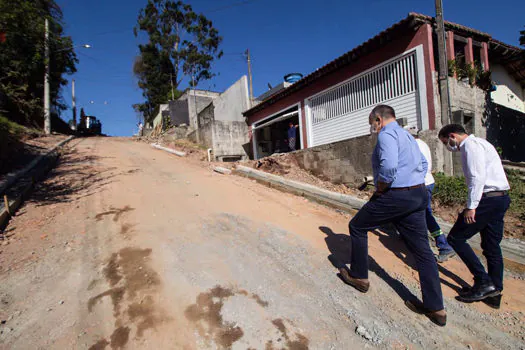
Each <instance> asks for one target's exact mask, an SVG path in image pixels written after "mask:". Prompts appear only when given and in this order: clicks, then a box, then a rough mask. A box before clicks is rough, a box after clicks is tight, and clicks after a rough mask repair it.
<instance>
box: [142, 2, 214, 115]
mask: <svg viewBox="0 0 525 350" xmlns="http://www.w3.org/2000/svg"><path fill="white" fill-rule="evenodd" d="M139 31H143V32H145V33H146V34H147V36H148V43H147V44H145V45H139V50H140V56H139V57H138V58H137V60H136V61H135V65H134V73H135V75H136V76H137V78H138V80H139V87H140V88H141V89H142V91H143V96H144V98H145V99H146V101H145V102H144V103H139V104H135V105H134V106H133V107H134V109H135V110H136V111H137V112H140V113H142V114H143V116H144V119H145V120H146V121H151V120H152V119H153V118H154V117H155V115H154V110H155V107H156V106H158V105H159V104H161V103H165V102H166V96H168V97H169V98H171V85H172V84H173V88H174V89H175V90H177V88H178V87H179V85H180V84H181V82H182V80H183V79H184V78H185V77H186V78H187V79H188V80H189V81H190V86H196V85H197V84H198V83H199V81H202V80H207V79H211V78H212V77H213V76H214V74H213V72H212V70H211V65H212V63H213V61H214V60H216V59H218V58H220V57H221V56H222V51H221V50H220V49H219V45H220V43H221V41H222V38H221V37H220V36H219V32H218V31H217V29H216V28H215V27H213V23H212V22H211V21H210V20H208V19H207V18H206V17H205V16H204V15H202V14H197V13H195V12H194V11H193V9H192V7H191V5H188V4H185V3H183V2H182V1H173V0H148V3H147V4H146V6H145V7H144V8H143V9H142V10H141V11H140V13H139V16H138V20H137V26H136V27H135V28H134V32H135V35H138V32H139ZM176 92H177V95H178V94H180V92H179V91H178V90H177V91H176Z"/></svg>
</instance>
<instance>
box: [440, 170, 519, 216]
mask: <svg viewBox="0 0 525 350" xmlns="http://www.w3.org/2000/svg"><path fill="white" fill-rule="evenodd" d="M522 177H523V175H522V174H520V173H519V172H517V171H514V170H508V171H507V179H508V180H509V184H510V192H509V195H510V199H511V200H512V203H511V205H510V208H509V212H510V213H511V214H513V215H515V216H517V217H518V218H520V219H522V220H525V180H523V179H522ZM434 178H435V180H436V187H435V190H434V193H433V199H434V200H435V201H436V202H438V203H439V204H440V205H446V206H455V205H464V204H465V203H466V201H467V194H468V192H467V185H466V183H465V178H464V177H462V176H461V177H459V176H446V175H444V174H443V173H437V174H434Z"/></svg>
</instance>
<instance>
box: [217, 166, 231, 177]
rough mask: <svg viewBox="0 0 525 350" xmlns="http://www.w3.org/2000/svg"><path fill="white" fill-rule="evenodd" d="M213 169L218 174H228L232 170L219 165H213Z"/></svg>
mask: <svg viewBox="0 0 525 350" xmlns="http://www.w3.org/2000/svg"><path fill="white" fill-rule="evenodd" d="M213 171H215V172H216V173H219V174H224V175H230V174H231V173H232V171H231V170H230V169H226V168H223V167H220V166H216V167H214V168H213Z"/></svg>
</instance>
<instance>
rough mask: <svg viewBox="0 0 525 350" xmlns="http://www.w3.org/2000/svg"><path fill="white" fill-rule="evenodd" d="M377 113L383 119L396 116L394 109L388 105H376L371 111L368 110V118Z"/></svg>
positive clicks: (373, 116)
mask: <svg viewBox="0 0 525 350" xmlns="http://www.w3.org/2000/svg"><path fill="white" fill-rule="evenodd" d="M377 115H379V116H380V117H381V118H383V119H390V118H394V119H395V118H396V112H395V111H394V109H393V108H392V107H390V106H388V105H377V106H375V107H374V109H372V112H370V117H369V118H370V119H372V118H375V117H376V116H377Z"/></svg>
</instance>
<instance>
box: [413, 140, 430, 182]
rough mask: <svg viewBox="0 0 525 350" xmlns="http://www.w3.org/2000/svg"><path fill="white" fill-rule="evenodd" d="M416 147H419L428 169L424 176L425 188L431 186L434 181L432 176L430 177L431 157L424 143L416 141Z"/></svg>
mask: <svg viewBox="0 0 525 350" xmlns="http://www.w3.org/2000/svg"><path fill="white" fill-rule="evenodd" d="M416 142H417V145H418V146H419V150H420V151H421V153H423V156H424V157H425V159H426V160H427V163H428V168H427V173H426V174H425V186H428V185H432V184H433V183H434V182H435V180H434V176H432V155H431V153H430V148H429V147H428V145H427V144H426V143H425V141H423V140H420V139H416Z"/></svg>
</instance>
